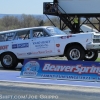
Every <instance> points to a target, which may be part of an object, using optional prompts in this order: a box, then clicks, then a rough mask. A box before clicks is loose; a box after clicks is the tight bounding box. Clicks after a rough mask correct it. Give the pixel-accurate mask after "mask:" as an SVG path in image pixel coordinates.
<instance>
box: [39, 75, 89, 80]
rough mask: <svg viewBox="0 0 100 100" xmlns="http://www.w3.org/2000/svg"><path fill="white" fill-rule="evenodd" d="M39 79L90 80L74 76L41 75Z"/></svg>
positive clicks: (85, 77) (86, 77)
mask: <svg viewBox="0 0 100 100" xmlns="http://www.w3.org/2000/svg"><path fill="white" fill-rule="evenodd" d="M41 77H46V78H59V79H75V80H76V79H80V80H90V79H91V77H90V76H75V75H60V74H42V75H41Z"/></svg>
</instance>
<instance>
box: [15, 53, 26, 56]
mask: <svg viewBox="0 0 100 100" xmlns="http://www.w3.org/2000/svg"><path fill="white" fill-rule="evenodd" d="M17 55H18V56H23V55H26V53H17Z"/></svg>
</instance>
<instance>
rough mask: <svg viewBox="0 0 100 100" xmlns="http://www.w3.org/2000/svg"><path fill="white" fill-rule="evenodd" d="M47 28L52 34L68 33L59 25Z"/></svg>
mask: <svg viewBox="0 0 100 100" xmlns="http://www.w3.org/2000/svg"><path fill="white" fill-rule="evenodd" d="M47 30H48V31H49V33H51V34H52V35H66V33H65V32H63V31H61V30H60V29H59V28H57V27H48V28H47Z"/></svg>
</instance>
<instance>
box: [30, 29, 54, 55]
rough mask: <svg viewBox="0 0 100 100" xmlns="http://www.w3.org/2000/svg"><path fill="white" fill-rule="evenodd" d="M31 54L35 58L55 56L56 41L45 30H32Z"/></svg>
mask: <svg viewBox="0 0 100 100" xmlns="http://www.w3.org/2000/svg"><path fill="white" fill-rule="evenodd" d="M32 33H33V38H32V39H31V54H32V55H33V56H34V57H46V56H53V55H54V53H55V52H54V51H55V50H54V47H55V43H54V39H53V37H51V36H50V35H49V34H48V33H47V32H46V31H45V30H44V29H40V28H39V29H35V30H32Z"/></svg>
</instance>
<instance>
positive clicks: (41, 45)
mask: <svg viewBox="0 0 100 100" xmlns="http://www.w3.org/2000/svg"><path fill="white" fill-rule="evenodd" d="M49 43H50V40H47V41H38V42H33V45H34V46H35V47H36V48H37V49H40V48H47V47H48V44H49Z"/></svg>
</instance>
